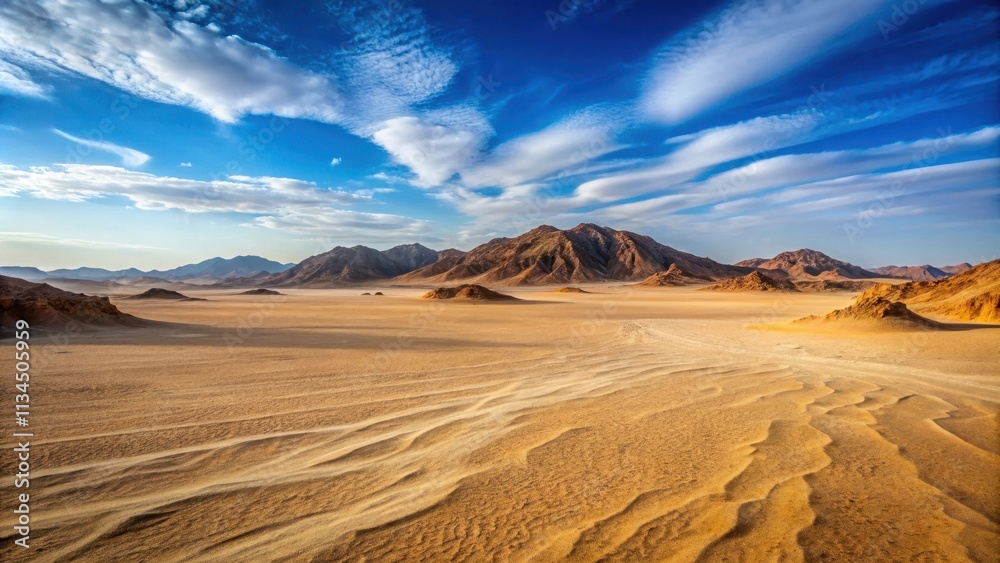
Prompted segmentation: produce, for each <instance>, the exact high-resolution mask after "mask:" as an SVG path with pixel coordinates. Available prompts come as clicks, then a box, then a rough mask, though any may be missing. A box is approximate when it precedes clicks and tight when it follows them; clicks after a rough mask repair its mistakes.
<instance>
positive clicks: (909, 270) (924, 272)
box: [872, 264, 951, 281]
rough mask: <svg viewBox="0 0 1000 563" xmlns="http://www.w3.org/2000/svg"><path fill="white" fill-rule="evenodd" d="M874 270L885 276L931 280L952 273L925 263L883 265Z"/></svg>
mask: <svg viewBox="0 0 1000 563" xmlns="http://www.w3.org/2000/svg"><path fill="white" fill-rule="evenodd" d="M872 271H873V272H875V273H876V274H882V275H883V276H889V277H892V278H904V279H908V280H916V281H931V280H936V279H938V278H944V277H947V276H950V275H951V274H950V273H948V272H945V271H944V270H941V269H938V268H935V267H934V266H931V265H929V264H924V265H923V266H883V267H881V268H873V269H872Z"/></svg>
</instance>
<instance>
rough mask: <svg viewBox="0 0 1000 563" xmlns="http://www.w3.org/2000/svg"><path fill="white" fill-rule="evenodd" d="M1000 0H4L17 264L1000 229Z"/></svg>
mask: <svg viewBox="0 0 1000 563" xmlns="http://www.w3.org/2000/svg"><path fill="white" fill-rule="evenodd" d="M998 18H1000V8H998V7H996V6H995V5H994V4H993V3H991V2H988V1H985V0H983V1H961V0H954V1H934V0H926V1H923V0H908V1H905V2H904V1H895V2H890V1H878V0H842V1H840V2H830V1H828V0H780V1H777V0H775V1H765V0H754V1H737V2H718V3H711V2H705V3H690V2H666V1H656V2H654V1H643V0H632V1H625V0H622V1H618V2H615V1H612V0H604V1H602V0H566V1H563V2H556V1H554V0H553V1H552V2H549V3H545V2H538V1H510V2H465V1H461V2H460V1H450V0H449V1H437V2H433V1H429V0H427V1H424V2H406V1H402V0H400V1H396V0H391V1H388V2H382V1H372V2H312V3H305V2H303V3H298V2H296V3H285V2H266V1H263V0H257V1H247V2H235V1H233V0H161V1H157V2H150V3H143V2H133V1H114V0H107V1H104V2H101V1H98V0H79V1H77V2H71V3H61V2H56V1H54V0H33V1H27V0H11V1H9V2H5V3H3V4H2V5H0V263H3V264H7V265H13V264H16V265H25V266H37V267H41V268H57V267H77V266H82V265H87V266H96V267H107V268H125V267H132V266H134V267H140V268H169V267H173V266H177V265H179V264H183V263H188V262H196V261H200V260H203V259H205V258H209V257H213V256H225V257H230V256H234V255H237V254H250V253H253V254H259V255H262V256H265V257H268V258H272V259H275V260H280V261H282V262H295V261H299V260H301V259H303V258H305V257H306V256H309V255H312V254H316V253H319V252H322V251H324V250H327V249H329V248H331V247H333V246H336V245H344V246H350V245H354V244H365V245H369V246H373V247H375V248H387V247H389V246H393V245H395V244H400V243H409V242H421V243H423V244H425V245H427V246H430V247H432V248H438V249H443V248H447V247H457V248H461V249H469V248H471V247H473V246H475V245H477V244H480V243H482V242H485V241H487V240H489V239H490V238H493V237H496V236H512V235H516V234H519V233H521V232H524V231H526V230H528V229H530V228H533V227H535V226H537V225H539V224H542V223H547V224H552V225H555V226H558V227H562V228H569V227H572V226H574V225H576V224H578V223H581V222H594V223H598V224H602V225H607V226H610V227H613V228H618V229H628V230H633V231H636V232H640V233H643V234H648V235H651V236H653V237H654V238H656V239H657V240H659V241H660V242H662V243H664V244H667V245H670V246H674V247H675V248H679V249H681V250H686V251H689V252H693V253H696V254H699V255H707V256H710V257H712V258H714V259H717V260H720V261H725V262H733V261H737V260H741V259H744V258H749V257H754V256H773V255H774V254H776V253H778V252H780V251H783V250H790V249H796V248H801V247H810V248H815V249H818V250H822V251H824V252H826V253H828V254H831V255H833V256H835V257H837V258H841V259H845V260H849V261H851V262H854V263H858V264H861V265H864V266H878V265H885V264H889V263H894V264H923V263H932V264H936V265H945V264H952V263H957V262H962V261H969V262H973V263H975V262H980V261H983V260H988V259H992V258H995V257H996V253H997V248H1000V142H998V138H1000V119H998V117H1000V116H998V109H997V108H998V106H1000V104H998V82H997V80H998V69H1000V65H998V62H1000V20H998Z"/></svg>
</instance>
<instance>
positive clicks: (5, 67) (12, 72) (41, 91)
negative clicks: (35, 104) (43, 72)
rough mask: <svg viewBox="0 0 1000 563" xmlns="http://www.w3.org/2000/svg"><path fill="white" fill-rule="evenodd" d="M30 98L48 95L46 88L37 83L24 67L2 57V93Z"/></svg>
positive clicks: (0, 81)
mask: <svg viewBox="0 0 1000 563" xmlns="http://www.w3.org/2000/svg"><path fill="white" fill-rule="evenodd" d="M3 92H6V93H8V94H13V95H15V96H24V97H28V98H44V97H46V89H45V88H44V87H43V86H41V85H39V84H36V83H35V82H34V81H33V80H32V79H31V75H29V74H28V72H27V71H26V70H24V69H23V68H21V67H19V66H16V65H12V64H10V63H8V62H7V61H5V60H3V59H0V93H3Z"/></svg>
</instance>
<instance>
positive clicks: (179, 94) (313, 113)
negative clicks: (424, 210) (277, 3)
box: [0, 0, 341, 122]
mask: <svg viewBox="0 0 1000 563" xmlns="http://www.w3.org/2000/svg"><path fill="white" fill-rule="evenodd" d="M94 30H101V32H100V33H95V32H94ZM0 54H2V55H3V56H4V57H6V58H8V60H11V61H14V62H16V63H17V64H19V65H21V66H25V67H29V68H30V67H36V68H41V69H45V70H47V71H50V72H58V73H70V74H77V75H82V76H87V77H90V78H93V79H96V80H100V81H102V82H106V83H108V84H111V85H113V86H116V87H118V88H121V89H122V90H125V91H126V92H130V93H132V94H134V95H136V96H139V97H142V98H146V99H149V100H153V101H157V102H164V103H170V104H176V105H183V106H188V107H191V108H194V109H197V110H198V111H201V112H204V113H207V114H209V115H211V116H213V117H215V118H216V119H219V120H220V121H224V122H234V121H236V120H238V119H239V118H240V117H241V116H243V115H247V114H273V115H279V116H283V117H302V118H308V119H315V120H319V121H327V122H337V121H338V120H339V119H340V118H341V112H340V107H341V99H340V95H339V94H338V92H337V88H336V83H335V79H334V77H333V76H330V75H322V74H317V73H314V72H311V71H308V70H305V69H301V68H298V67H296V66H295V65H293V64H291V63H290V62H289V61H287V60H286V59H283V58H281V57H279V56H278V55H277V54H276V53H275V52H274V51H273V50H271V49H269V48H268V47H265V46H263V45H259V44H256V43H250V42H247V41H244V40H243V39H241V38H239V37H238V36H235V35H230V36H223V35H221V34H220V32H219V30H218V28H217V27H213V26H210V25H207V26H202V25H199V24H197V23H194V22H191V21H186V20H178V21H166V20H165V19H164V18H163V17H162V16H161V15H160V14H158V13H157V12H156V11H155V10H153V8H152V7H151V6H149V5H148V4H146V3H143V2H139V3H127V5H123V4H122V3H114V2H112V3H109V2H100V1H98V0H81V1H79V2H72V3H65V2H57V1H55V0H11V1H10V2H5V3H3V4H2V5H0Z"/></svg>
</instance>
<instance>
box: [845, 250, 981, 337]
mask: <svg viewBox="0 0 1000 563" xmlns="http://www.w3.org/2000/svg"><path fill="white" fill-rule="evenodd" d="M862 297H884V298H885V299H889V300H892V301H902V302H904V303H906V304H907V305H909V306H910V307H911V308H912V309H913V310H915V311H917V312H919V313H923V314H926V313H935V314H939V315H945V316H948V317H952V318H955V319H960V320H964V321H979V322H1000V260H994V261H992V262H984V263H982V264H979V265H978V266H975V267H973V268H971V269H969V270H966V271H964V272H962V273H960V274H956V275H953V276H950V277H947V278H941V279H939V280H935V281H912V282H907V283H903V284H899V285H889V284H877V285H875V286H873V287H871V288H870V289H868V290H867V291H865V292H864V293H863V294H861V296H859V297H858V299H861V298H862Z"/></svg>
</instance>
